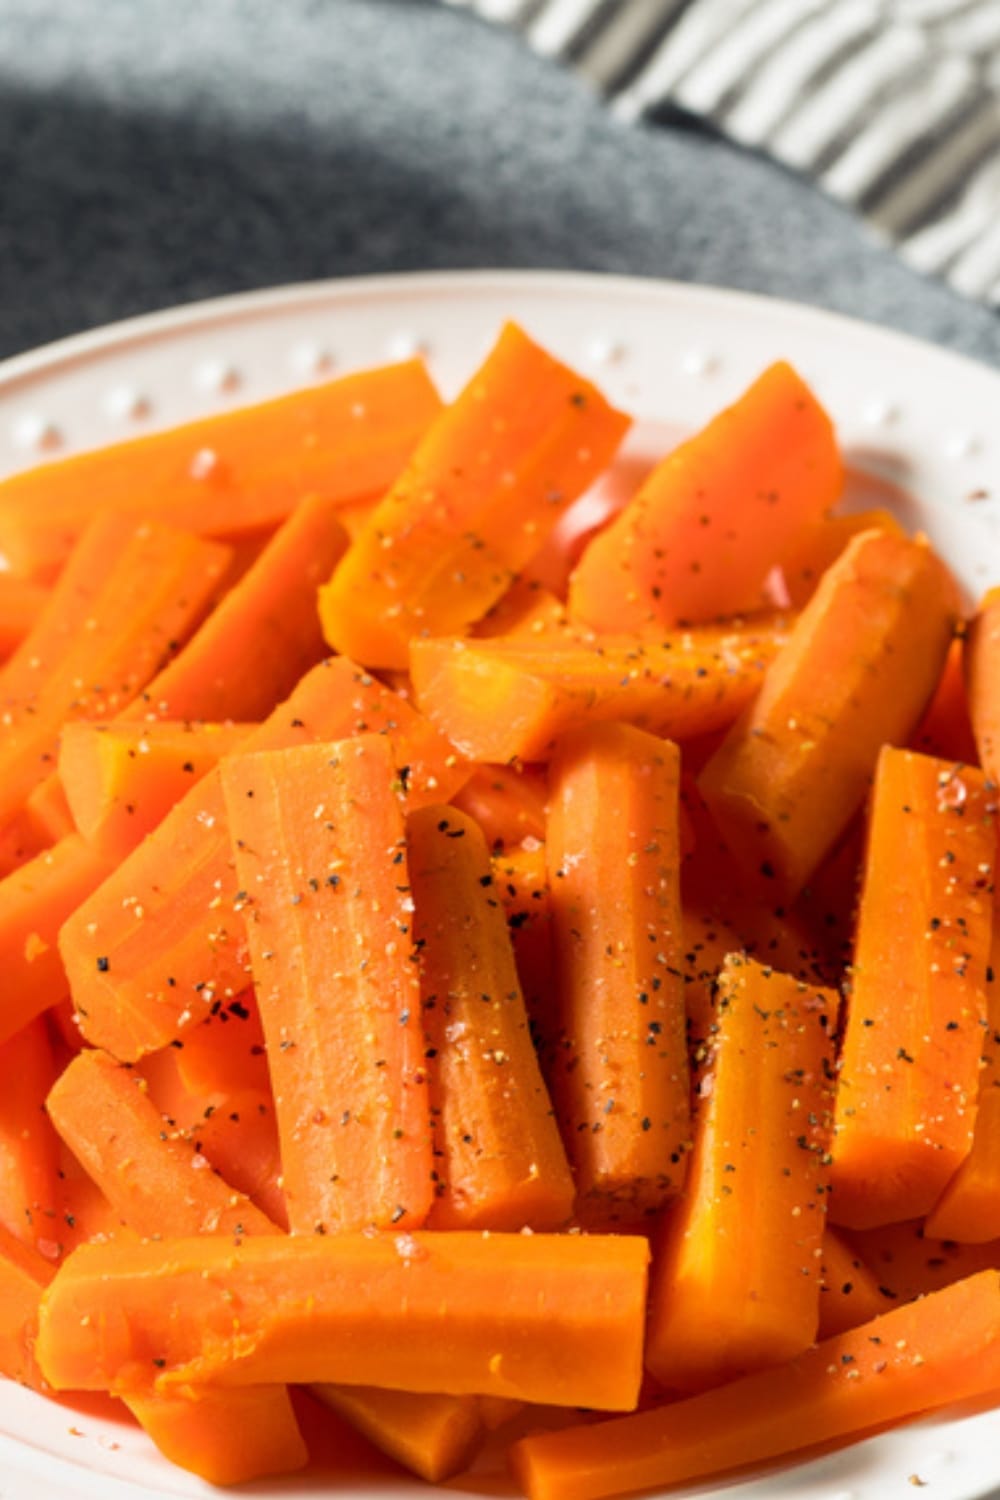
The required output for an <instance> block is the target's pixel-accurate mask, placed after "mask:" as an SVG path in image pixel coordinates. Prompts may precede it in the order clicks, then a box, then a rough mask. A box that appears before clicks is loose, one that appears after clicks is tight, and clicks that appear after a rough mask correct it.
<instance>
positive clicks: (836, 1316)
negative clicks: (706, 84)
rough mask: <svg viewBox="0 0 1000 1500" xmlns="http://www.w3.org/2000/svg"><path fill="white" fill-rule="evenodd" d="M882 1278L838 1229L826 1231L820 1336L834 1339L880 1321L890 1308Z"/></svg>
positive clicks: (822, 1267)
mask: <svg viewBox="0 0 1000 1500" xmlns="http://www.w3.org/2000/svg"><path fill="white" fill-rule="evenodd" d="M888 1305H889V1304H888V1302H887V1301H886V1297H885V1294H884V1293H883V1291H882V1289H881V1288H880V1287H879V1284H878V1278H877V1277H876V1275H875V1272H874V1271H873V1270H872V1269H871V1267H870V1266H868V1265H867V1264H866V1262H865V1261H864V1260H862V1258H861V1256H860V1255H859V1254H858V1252H857V1251H856V1250H855V1248H854V1247H853V1245H849V1244H848V1243H847V1241H846V1240H845V1239H844V1238H843V1236H842V1235H840V1234H838V1232H837V1230H836V1229H833V1228H831V1227H830V1225H827V1227H826V1229H825V1230H824V1231H823V1256H822V1259H821V1261H820V1286H819V1337H820V1338H821V1339H829V1338H833V1336H834V1334H837V1333H846V1332H847V1330H848V1328H857V1327H858V1324H859V1323H867V1322H868V1320H869V1319H870V1318H877V1317H878V1316H879V1314H880V1313H883V1312H885V1311H886V1309H887V1307H888Z"/></svg>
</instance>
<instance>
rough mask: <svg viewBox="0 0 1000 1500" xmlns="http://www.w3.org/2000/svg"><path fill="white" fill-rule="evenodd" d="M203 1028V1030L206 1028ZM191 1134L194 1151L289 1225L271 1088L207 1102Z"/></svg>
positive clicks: (275, 1219) (271, 1215)
mask: <svg viewBox="0 0 1000 1500" xmlns="http://www.w3.org/2000/svg"><path fill="white" fill-rule="evenodd" d="M203 1029H204V1028H203ZM188 1134H189V1135H190V1138H191V1142H192V1144H193V1146H194V1149H195V1151H196V1153H197V1154H198V1155H199V1156H203V1157H204V1158H205V1160H206V1161H208V1162H210V1163H211V1165H212V1167H213V1169H214V1170H215V1171H216V1172H218V1174H219V1176H220V1177H222V1178H223V1179H224V1181H226V1182H228V1183H229V1185H230V1186H231V1187H234V1188H236V1189H237V1191H238V1192H241V1193H245V1194H246V1196H247V1197H248V1198H249V1199H250V1201H251V1203H255V1204H256V1205H257V1207H258V1208H259V1209H260V1211H261V1212H262V1213H263V1214H266V1215H267V1217H268V1218H269V1219H270V1220H271V1222H272V1223H273V1224H277V1225H278V1227H279V1228H280V1229H285V1230H287V1228H288V1207H287V1205H286V1203H285V1195H284V1192H283V1191H282V1186H281V1181H282V1179H281V1148H280V1145H279V1142H278V1127H277V1123H276V1121H275V1116H274V1100H273V1098H272V1096H271V1091H270V1089H266V1090H265V1089H260V1088H258V1089H243V1090H242V1091H241V1092H239V1093H232V1094H228V1095H227V1096H226V1097H225V1099H224V1100H223V1102H222V1103H221V1104H218V1105H215V1106H209V1107H208V1108H206V1109H205V1110H204V1111H203V1115H202V1118H201V1120H200V1121H199V1122H198V1124H197V1125H196V1126H194V1127H193V1128H192V1129H191V1130H190V1131H189V1132H188Z"/></svg>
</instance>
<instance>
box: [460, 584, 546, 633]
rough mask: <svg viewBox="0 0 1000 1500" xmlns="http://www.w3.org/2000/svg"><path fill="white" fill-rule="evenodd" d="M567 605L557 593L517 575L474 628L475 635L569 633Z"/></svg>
mask: <svg viewBox="0 0 1000 1500" xmlns="http://www.w3.org/2000/svg"><path fill="white" fill-rule="evenodd" d="M568 630H569V621H568V616H567V614H566V606H565V604H564V603H563V602H562V600H561V599H560V598H559V596H558V594H554V593H552V591H551V589H547V588H544V587H543V586H542V584H540V583H536V582H535V581H534V580H533V579H529V578H515V579H514V582H513V583H512V584H511V586H510V588H509V589H508V590H507V592H506V593H505V594H502V595H501V597H500V598H499V599H498V600H497V602H496V604H494V606H493V608H492V609H491V610H490V611H489V612H488V613H487V614H485V615H484V616H483V618H482V619H481V620H479V621H478V622H477V623H476V624H475V625H474V626H473V628H472V634H473V635H474V636H479V637H481V638H482V639H484V640H488V639H489V638H490V637H491V636H496V635H499V636H504V635H533V636H539V635H542V636H547V635H552V634H554V633H555V634H566V633H567V631H568Z"/></svg>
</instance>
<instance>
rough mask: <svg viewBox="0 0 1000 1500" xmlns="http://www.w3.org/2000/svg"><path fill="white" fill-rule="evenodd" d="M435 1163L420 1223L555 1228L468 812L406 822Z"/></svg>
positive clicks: (563, 1188) (557, 1191) (560, 1194)
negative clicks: (427, 1205)
mask: <svg viewBox="0 0 1000 1500" xmlns="http://www.w3.org/2000/svg"><path fill="white" fill-rule="evenodd" d="M406 836H407V843H408V847H409V869H410V882H411V885H412V889H413V900H414V903H415V912H414V918H413V930H414V933H415V935H416V941H417V947H418V950H419V953H420V981H421V997H422V999H421V1003H422V1008H423V1019H424V1031H425V1033H426V1038H427V1055H428V1058H429V1066H428V1070H427V1081H428V1097H429V1104H430V1117H431V1129H432V1133H433V1145H434V1159H435V1178H436V1181H435V1185H434V1200H433V1205H432V1207H431V1211H430V1214H429V1215H428V1219H427V1223H428V1226H429V1227H430V1228H432V1229H491V1230H492V1229H509V1230H515V1229H521V1228H523V1227H524V1226H525V1225H526V1226H528V1227H529V1228H530V1229H543V1230H544V1229H558V1228H560V1227H561V1226H562V1225H564V1224H565V1223H566V1222H567V1221H568V1220H569V1217H570V1214H571V1212H572V1208H573V1196H574V1188H573V1178H572V1176H571V1175H570V1169H569V1163H568V1162H567V1160H566V1153H565V1151H564V1149H563V1144H562V1141H561V1139H560V1136H559V1130H558V1127H557V1125H556V1122H555V1118H554V1116H553V1113H552V1104H551V1101H550V1100H549V1095H548V1091H547V1090H546V1087H545V1084H544V1083H543V1082H542V1076H541V1073H540V1072H539V1068H538V1060H537V1058H536V1056H535V1049H534V1047H533V1046H532V1041H531V1035H530V1032H529V1029H528V1015H527V1011H526V1010H525V1007H524V999H523V996H522V994H521V988H520V985H519V983H518V979H517V970H516V968H515V966H514V954H513V951H512V948H511V943H510V937H509V935H508V931H507V922H506V918H505V916H504V911H503V907H502V905H501V902H500V899H499V898H498V896H497V894H496V893H495V891H494V886H493V874H492V871H491V868H490V857H489V852H488V851H487V848H486V841H485V839H484V838H483V835H482V833H481V832H480V830H479V828H478V827H477V826H476V824H475V823H474V822H473V821H472V819H471V818H469V817H466V816H465V815H464V814H462V813H460V812H457V811H456V810H455V809H454V808H449V807H424V808H421V809H420V810H419V811H418V812H415V813H413V814H412V815H411V816H410V818H409V819H408V820H407V830H406Z"/></svg>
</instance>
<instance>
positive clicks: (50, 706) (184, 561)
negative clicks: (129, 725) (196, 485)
mask: <svg viewBox="0 0 1000 1500" xmlns="http://www.w3.org/2000/svg"><path fill="white" fill-rule="evenodd" d="M228 563H229V549H228V548H226V547H221V546H218V545H217V544H216V543H213V542H205V541H201V540H200V539H199V538H198V537H194V536H189V535H187V534H186V533H185V532H179V531H174V530H172V529H171V528H169V527H166V526H158V525H153V524H151V523H149V522H146V521H136V520H133V519H122V518H121V517H118V516H114V515H103V514H102V515H98V516H96V517H95V519H94V520H93V521H92V522H91V524H90V526H89V527H88V528H87V530H86V532H85V533H84V534H83V536H82V537H81V539H80V542H79V544H78V546H77V547H76V549H75V550H74V552H73V556H72V558H71V560H70V562H69V563H68V565H67V567H66V568H65V570H64V572H63V574H62V576H61V577H60V579H59V582H58V583H57V584H56V586H55V588H54V589H53V590H52V592H51V594H50V596H49V602H48V604H47V605H46V607H45V609H44V610H43V611H42V614H41V615H40V617H39V619H38V621H37V623H36V625H35V627H34V629H33V630H32V631H31V633H30V634H29V635H27V636H26V637H25V639H24V640H23V641H22V643H21V645H20V646H19V647H18V649H17V651H15V653H14V655H13V656H12V657H11V658H10V659H9V661H7V662H6V663H5V664H4V666H3V667H0V704H2V708H3V713H4V725H5V729H4V737H3V742H2V746H0V823H4V822H8V821H9V820H10V819H11V818H12V817H13V815H14V814H15V813H16V812H17V810H18V808H19V807H20V806H21V804H22V803H23V802H24V800H25V798H26V797H27V796H28V795H29V793H30V792H31V791H32V789H33V788H34V787H35V786H37V785H38V783H39V782H40V781H42V780H43V779H44V778H45V776H46V775H47V774H48V772H49V771H50V770H51V769H52V768H53V763H54V758H55V752H56V750H57V748H58V736H59V730H60V729H61V727H62V724H63V721H64V720H66V719H99V718H109V717H114V715H115V713H116V712H117V711H118V710H119V709H120V708H122V707H123V706H124V705H125V704H127V703H128V702H129V701H130V700H131V699H132V698H134V697H135V695H136V693H138V692H139V691H140V689H141V688H143V687H144V686H145V685H146V683H147V682H148V681H149V679H150V678H151V677H152V676H153V675H154V673H156V672H157V671H158V670H159V668H160V667H161V666H162V665H163V663H164V661H165V660H166V659H167V658H168V657H169V656H170V655H171V654H172V653H173V652H175V651H176V650H177V647H178V644H179V642H180V641H182V640H183V639H184V637H185V636H186V635H187V634H188V632H189V631H190V630H191V629H192V628H193V627H194V626H195V625H197V624H198V622H199V620H200V618H201V616H202V615H203V614H204V613H205V610H206V608H207V607H208V606H209V604H210V602H211V600H212V596H213V594H214V593H215V592H216V591H217V589H218V586H219V582H220V579H221V578H222V576H223V574H224V572H225V570H226V568H227V566H228Z"/></svg>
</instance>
